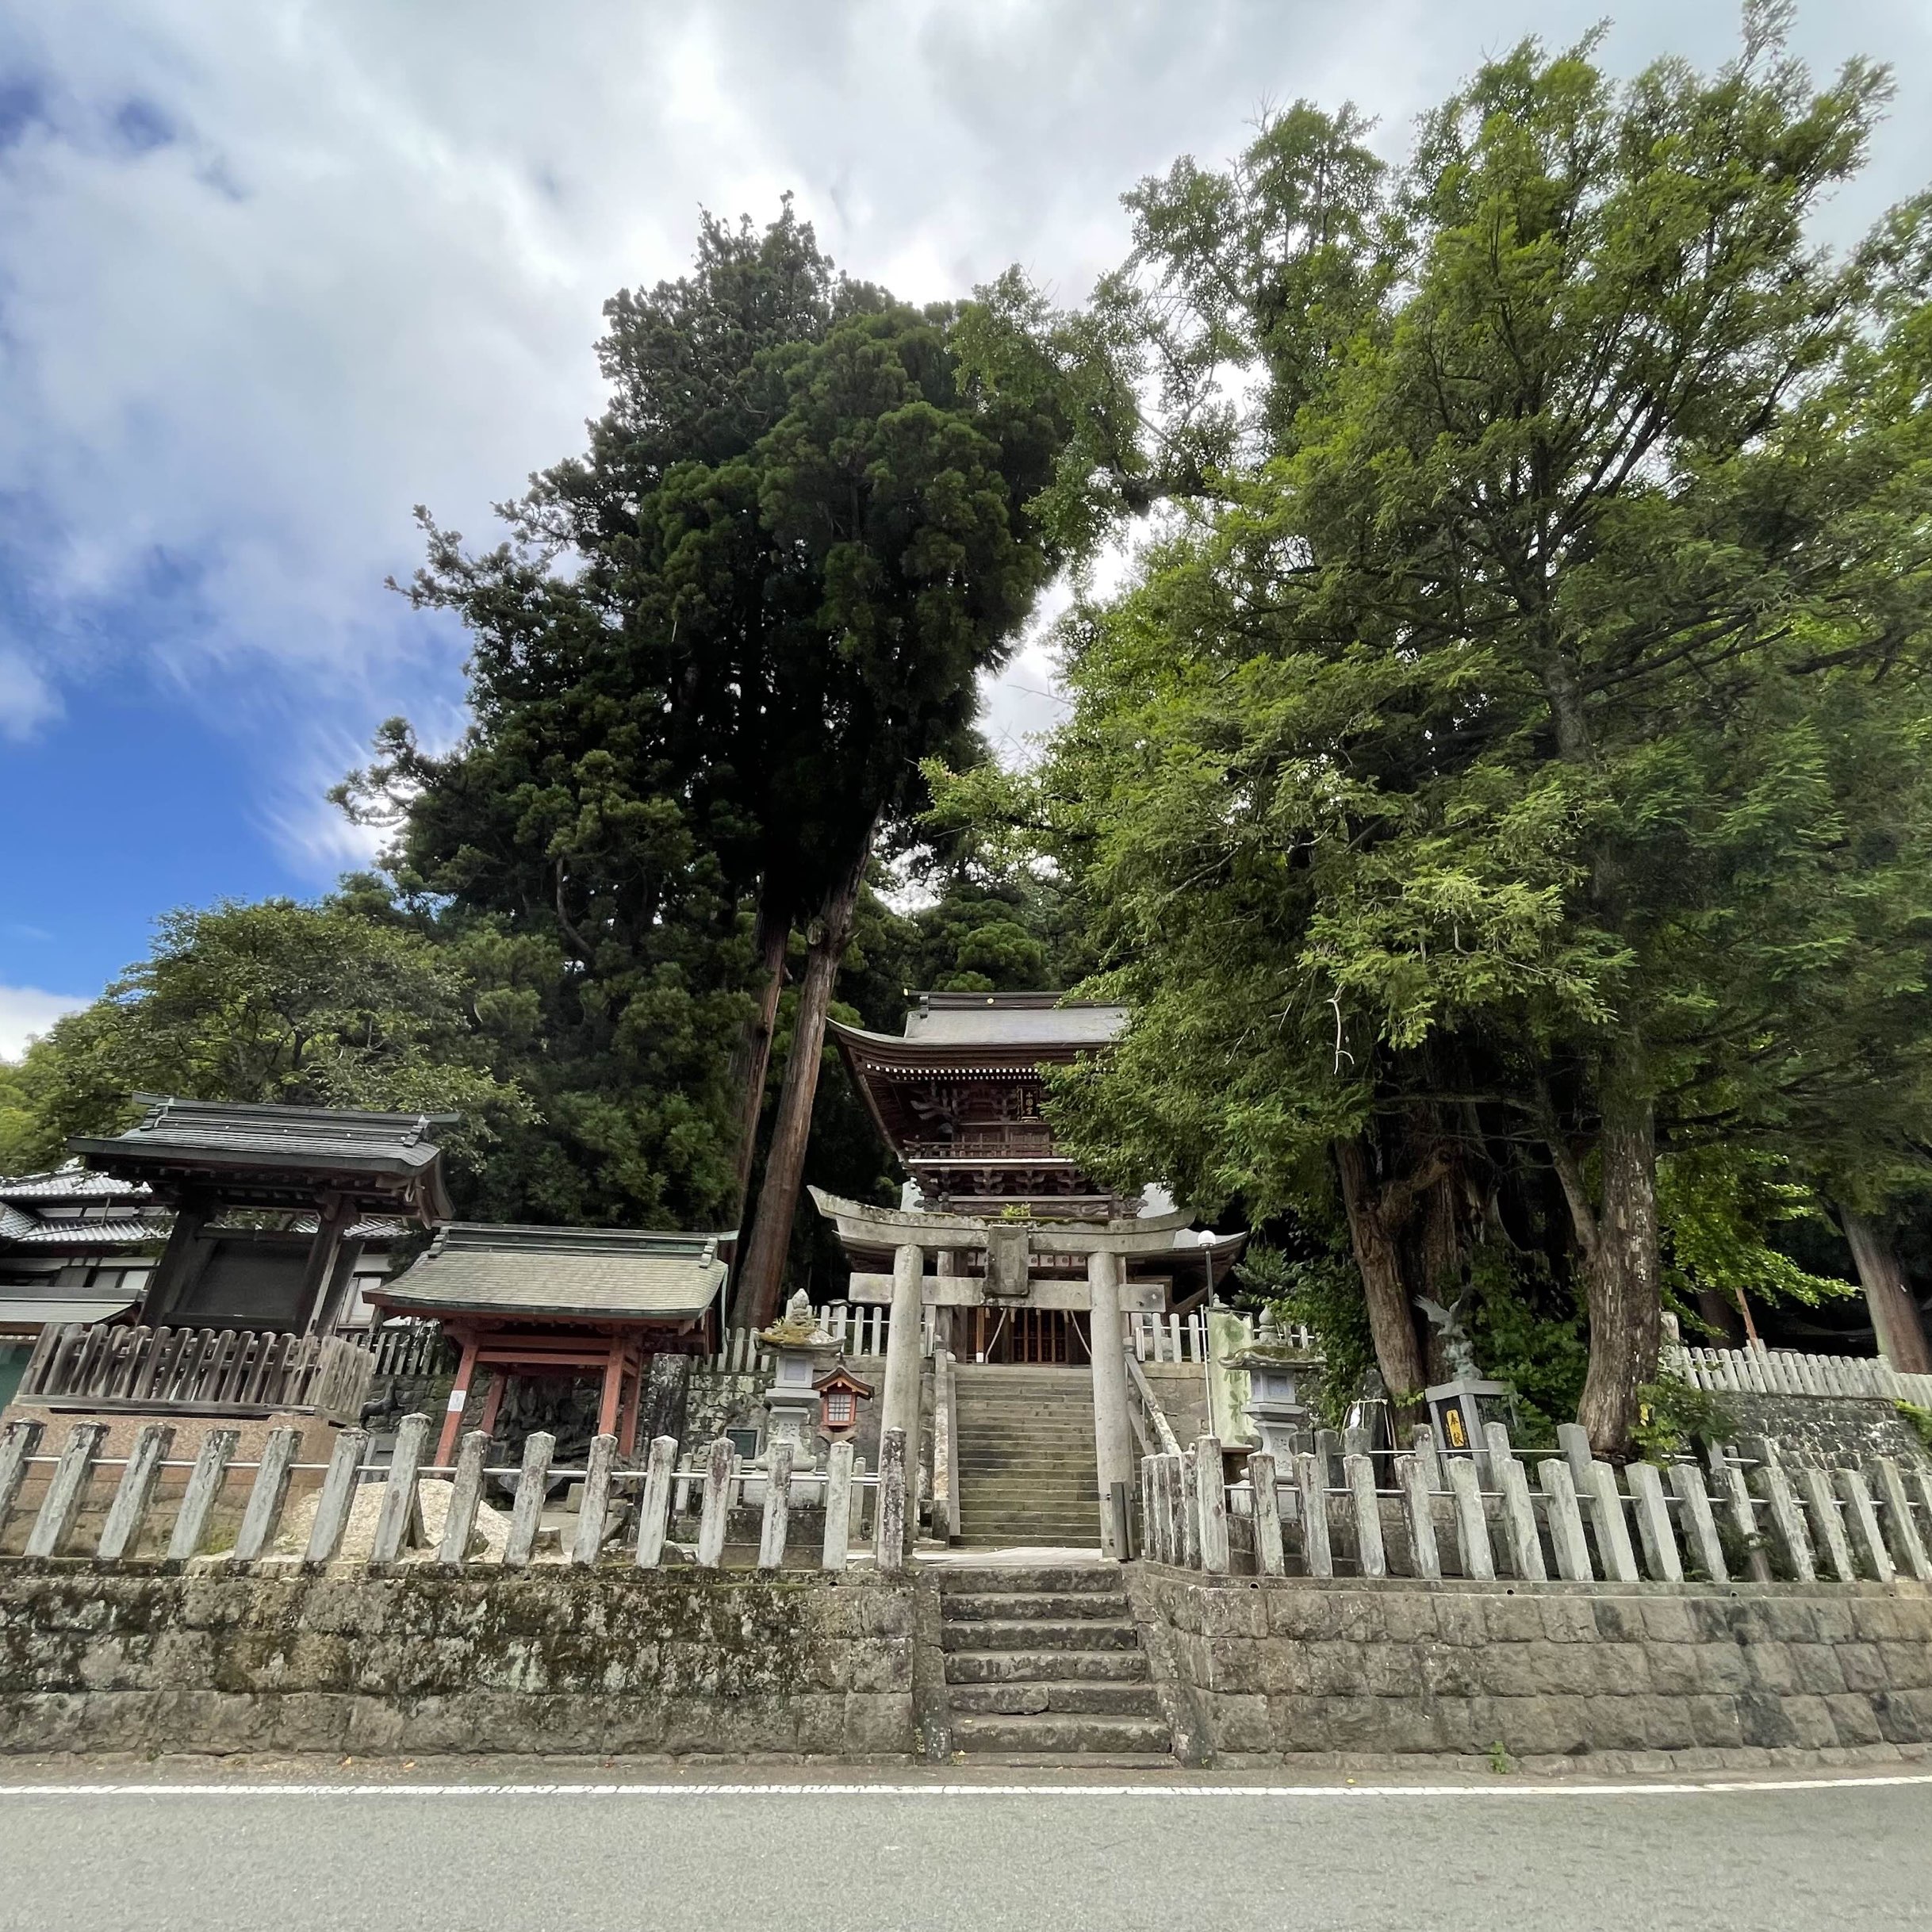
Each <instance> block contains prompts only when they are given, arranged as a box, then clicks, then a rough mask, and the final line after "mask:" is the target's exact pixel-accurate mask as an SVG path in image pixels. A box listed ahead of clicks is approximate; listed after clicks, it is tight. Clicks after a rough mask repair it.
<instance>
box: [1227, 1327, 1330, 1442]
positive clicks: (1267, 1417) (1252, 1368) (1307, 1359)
mask: <svg viewBox="0 0 1932 1932" xmlns="http://www.w3.org/2000/svg"><path fill="white" fill-rule="evenodd" d="M1321 1366H1322V1361H1321V1356H1320V1355H1316V1354H1315V1353H1313V1351H1310V1350H1309V1349H1305V1348H1298V1347H1295V1346H1294V1344H1291V1343H1289V1342H1287V1341H1285V1340H1281V1339H1279V1338H1278V1337H1277V1336H1275V1332H1274V1331H1273V1328H1272V1327H1271V1326H1268V1327H1265V1328H1263V1333H1262V1336H1261V1339H1260V1340H1259V1341H1257V1342H1256V1343H1255V1345H1254V1347H1252V1348H1248V1349H1244V1350H1243V1351H1242V1352H1241V1353H1240V1355H1236V1356H1235V1357H1233V1358H1232V1360H1231V1361H1230V1362H1229V1367H1230V1368H1238V1369H1245V1370H1247V1372H1248V1401H1247V1403H1246V1405H1245V1409H1244V1413H1246V1415H1247V1416H1248V1420H1249V1421H1250V1422H1252V1424H1254V1425H1255V1430H1256V1432H1258V1433H1259V1436H1260V1437H1261V1446H1262V1447H1263V1449H1264V1450H1266V1451H1267V1453H1268V1454H1269V1455H1271V1456H1273V1457H1274V1459H1275V1468H1276V1469H1277V1470H1284V1469H1292V1468H1293V1467H1294V1463H1293V1462H1292V1461H1291V1460H1290V1458H1291V1457H1292V1456H1293V1455H1294V1451H1295V1448H1296V1446H1297V1438H1298V1436H1301V1433H1302V1432H1303V1431H1304V1430H1305V1429H1306V1428H1308V1426H1309V1413H1308V1405H1307V1403H1306V1402H1305V1401H1303V1400H1302V1399H1301V1382H1302V1380H1303V1378H1305V1376H1306V1375H1307V1374H1308V1373H1309V1371H1310V1370H1319V1369H1320V1368H1321Z"/></svg>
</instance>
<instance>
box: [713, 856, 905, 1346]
mask: <svg viewBox="0 0 1932 1932" xmlns="http://www.w3.org/2000/svg"><path fill="white" fill-rule="evenodd" d="M876 831H877V826H876V823H875V825H874V826H873V827H872V830H868V832H867V834H866V835H865V842H864V845H863V847H862V848H861V850H860V852H859V853H858V854H857V857H856V858H855V859H854V860H853V864H852V867H851V869H850V870H849V872H847V873H846V874H845V876H844V877H843V878H842V879H841V880H839V882H838V884H837V885H836V886H834V887H833V888H832V890H831V891H830V892H829V893H828V894H827V895H826V899H825V903H824V904H823V905H822V907H821V908H820V910H819V915H818V922H817V923H818V937H817V938H816V939H815V940H814V941H813V942H812V945H811V951H810V952H809V953H807V955H806V956H805V973H804V977H803V979H801V980H800V981H799V999H798V1011H797V1014H796V1015H795V1018H794V1020H793V1022H792V1051H791V1052H790V1053H789V1054H788V1056H787V1057H786V1060H785V1082H784V1087H782V1088H781V1089H780V1092H779V1096H778V1118H777V1120H776V1122H775V1123H774V1124H773V1125H772V1144H771V1149H770V1151H769V1152H768V1153H767V1155H766V1156H765V1184H764V1186H762V1187H761V1188H760V1189H759V1190H758V1213H757V1219H756V1221H754V1222H753V1225H752V1230H751V1244H750V1246H749V1248H747V1249H746V1250H745V1257H744V1259H743V1260H742V1262H741V1263H739V1264H738V1293H737V1296H736V1298H735V1300H734V1302H733V1309H734V1320H735V1321H738V1323H739V1324H742V1325H743V1326H746V1327H749V1328H765V1327H766V1326H768V1325H769V1324H770V1323H771V1322H772V1321H773V1320H775V1319H776V1316H777V1313H778V1296H779V1290H780V1288H781V1287H782V1286H784V1273H785V1256H786V1254H787V1253H788V1251H789V1250H790V1248H791V1246H792V1217H793V1216H794V1215H795V1213H796V1212H797V1209H798V1199H799V1182H800V1180H801V1179H803V1175H804V1171H805V1144H806V1142H807V1140H809V1139H810V1137H811V1107H812V1102H813V1100H814V1099H815V1098H816V1097H817V1095H818V1060H819V1056H820V1055H821V1053H822V1052H823V1050H824V1046H825V1022H826V1014H827V1012H828V1010H830V1006H831V1004H832V987H833V983H834V981H835V980H836V979H838V962H839V960H840V959H841V957H842V956H844V953H845V942H846V941H847V940H848V939H849V938H850V937H851V936H852V915H853V911H854V910H856V908H857V905H858V903H859V888H860V887H861V884H863V883H864V878H865V868H866V865H867V864H868V862H869V861H870V860H871V857H872V839H873V838H874V837H875V836H876Z"/></svg>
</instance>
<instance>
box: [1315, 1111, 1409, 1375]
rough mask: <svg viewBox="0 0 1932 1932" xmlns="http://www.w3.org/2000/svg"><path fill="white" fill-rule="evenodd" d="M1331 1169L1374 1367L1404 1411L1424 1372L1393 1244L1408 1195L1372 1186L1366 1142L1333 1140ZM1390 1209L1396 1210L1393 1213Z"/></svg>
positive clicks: (1398, 1251) (1397, 1251)
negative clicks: (1372, 1343)
mask: <svg viewBox="0 0 1932 1932" xmlns="http://www.w3.org/2000/svg"><path fill="white" fill-rule="evenodd" d="M1335 1166H1336V1172H1337V1174H1338V1175H1340V1179H1341V1183H1342V1204H1343V1206H1344V1207H1345V1208H1346V1209H1347V1213H1348V1233H1349V1238H1350V1240H1351V1242H1352V1243H1353V1244H1354V1248H1355V1267H1356V1268H1357V1269H1358V1270H1359V1272H1360V1274H1361V1276H1362V1291H1363V1295H1364V1296H1365V1297H1366V1298H1367V1302H1368V1318H1369V1332H1370V1334H1371V1335H1373V1336H1374V1339H1375V1366H1376V1367H1378V1369H1380V1370H1381V1371H1382V1381H1383V1382H1384V1384H1385V1385H1386V1387H1387V1389H1388V1391H1389V1398H1390V1401H1391V1402H1393V1404H1395V1405H1397V1408H1398V1409H1408V1408H1409V1407H1411V1406H1412V1405H1413V1398H1414V1397H1416V1396H1417V1395H1419V1394H1420V1393H1421V1391H1422V1389H1423V1387H1424V1378H1425V1375H1426V1372H1427V1371H1426V1370H1425V1368H1424V1363H1423V1355H1422V1346H1421V1343H1420V1340H1419V1339H1418V1337H1417V1336H1416V1312H1415V1309H1414V1307H1413V1304H1412V1303H1411V1301H1410V1299H1409V1285H1408V1283H1407V1282H1405V1280H1404V1279H1403V1276H1402V1257H1401V1248H1400V1245H1399V1244H1398V1242H1397V1232H1398V1231H1399V1228H1400V1224H1401V1220H1402V1219H1403V1218H1405V1210H1406V1207H1407V1205H1408V1202H1409V1199H1410V1198H1411V1196H1410V1194H1409V1190H1406V1189H1405V1190H1402V1192H1401V1195H1400V1196H1399V1197H1398V1198H1397V1200H1396V1201H1391V1200H1390V1199H1389V1198H1386V1196H1385V1194H1384V1193H1383V1191H1382V1190H1381V1189H1379V1188H1378V1187H1377V1186H1376V1184H1375V1181H1374V1175H1373V1173H1372V1171H1371V1166H1370V1152H1369V1148H1368V1144H1367V1141H1366V1140H1363V1139H1361V1138H1359V1137H1358V1138H1357V1139H1355V1140H1338V1141H1336V1144H1335ZM1392 1208H1393V1209H1397V1212H1395V1213H1391V1209H1392Z"/></svg>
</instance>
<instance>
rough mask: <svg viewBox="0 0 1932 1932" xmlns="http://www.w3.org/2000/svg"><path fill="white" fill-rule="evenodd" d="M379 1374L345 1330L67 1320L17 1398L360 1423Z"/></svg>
mask: <svg viewBox="0 0 1932 1932" xmlns="http://www.w3.org/2000/svg"><path fill="white" fill-rule="evenodd" d="M373 1373H374V1370H373V1367H372V1364H371V1361H370V1355H369V1354H368V1351H366V1350H365V1349H363V1348H362V1347H359V1346H358V1344H356V1343H355V1342H353V1341H351V1340H347V1339H345V1338H343V1337H341V1336H327V1337H322V1338H319V1337H317V1336H312V1335H286V1334H279V1333H274V1332H268V1331H266V1330H262V1329H255V1328H113V1327H108V1326H105V1325H101V1324H90V1323H82V1322H64V1323H61V1324H58V1325H55V1326H50V1327H48V1328H44V1329H43V1330H42V1331H41V1334H40V1343H39V1344H38V1346H37V1347H36V1348H35V1350H34V1351H33V1359H32V1360H31V1361H29V1363H28V1364H27V1370H26V1373H25V1374H24V1375H23V1376H22V1377H21V1383H20V1389H19V1392H18V1394H17V1397H16V1399H17V1400H18V1401H24V1402H49V1403H57V1404H59V1403H76V1402H83V1401H84V1402H86V1403H87V1404H88V1405H90V1407H94V1408H98V1409H110V1410H111V1409H154V1408H167V1409H180V1408H192V1409H197V1410H200V1411H201V1412H203V1413H208V1412H210V1411H212V1412H213V1413H218V1414H219V1413H234V1414H238V1415H266V1414H267V1413H270V1412H271V1411H273V1410H276V1409H296V1410H312V1411H313V1412H314V1413H316V1414H317V1415H318V1416H321V1417H322V1418H323V1419H324V1420H326V1421H331V1422H356V1421H359V1420H361V1419H362V1404H363V1403H364V1402H365V1401H367V1400H368V1397H369V1385H370V1378H371V1375H372V1374H373Z"/></svg>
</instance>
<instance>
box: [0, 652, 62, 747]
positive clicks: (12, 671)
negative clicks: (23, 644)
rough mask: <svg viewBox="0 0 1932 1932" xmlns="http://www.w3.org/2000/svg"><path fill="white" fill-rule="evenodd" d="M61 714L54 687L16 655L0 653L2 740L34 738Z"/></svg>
mask: <svg viewBox="0 0 1932 1932" xmlns="http://www.w3.org/2000/svg"><path fill="white" fill-rule="evenodd" d="M59 714H60V700H59V696H58V694H57V693H56V692H55V690H54V688H53V686H52V685H51V684H48V681H47V680H46V679H45V678H44V677H42V676H41V675H40V673H39V672H38V671H36V669H34V667H33V665H30V664H29V663H28V661H26V659H25V657H21V655H20V654H18V653H17V652H16V651H10V650H0V738H31V737H32V736H33V734H34V733H35V732H36V731H37V730H39V729H40V726H42V725H44V724H46V723H49V722H50V721H51V720H52V719H55V718H56V717H58V716H59Z"/></svg>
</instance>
